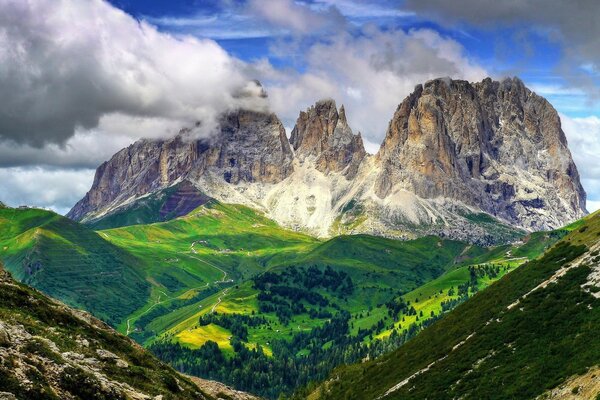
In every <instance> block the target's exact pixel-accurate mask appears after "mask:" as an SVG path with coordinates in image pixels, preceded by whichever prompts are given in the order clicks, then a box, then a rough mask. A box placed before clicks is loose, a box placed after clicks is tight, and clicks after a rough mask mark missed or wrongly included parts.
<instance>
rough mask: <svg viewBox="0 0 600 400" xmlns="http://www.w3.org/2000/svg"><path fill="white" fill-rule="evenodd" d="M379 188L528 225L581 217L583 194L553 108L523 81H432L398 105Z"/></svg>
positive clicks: (385, 145) (385, 144)
mask: <svg viewBox="0 0 600 400" xmlns="http://www.w3.org/2000/svg"><path fill="white" fill-rule="evenodd" d="M377 159H378V161H379V163H380V164H381V172H380V173H379V175H378V178H377V182H376V187H375V192H376V194H377V195H378V196H379V197H380V198H386V197H387V196H389V195H390V194H391V193H392V192H393V191H397V190H407V191H410V192H412V193H415V194H416V195H417V196H419V197H421V198H427V199H433V198H446V199H453V200H459V201H461V202H463V203H465V204H467V205H469V206H472V207H475V208H477V209H480V210H482V211H484V212H487V213H489V214H491V215H493V216H496V217H498V218H500V219H502V220H505V221H508V222H510V223H511V224H513V225H516V226H520V227H523V228H526V229H533V230H542V229H549V228H556V227H558V226H561V225H564V224H566V223H568V222H570V221H573V220H575V219H577V218H580V217H582V216H583V215H584V214H585V192H584V191H583V188H582V186H581V183H580V181H579V174H578V172H577V168H576V167H575V164H574V163H573V160H572V159H571V153H570V152H569V149H568V147H567V141H566V138H565V135H564V133H563V131H562V129H561V126H560V119H559V117H558V113H557V112H556V110H555V109H554V108H553V107H552V106H551V105H550V103H548V101H546V100H545V99H544V98H542V97H540V96H538V95H536V94H535V93H533V92H532V91H530V90H529V89H527V88H526V87H525V86H524V85H523V82H521V81H520V80H519V79H517V78H513V79H506V80H504V81H502V82H494V81H492V80H491V79H489V78H488V79H485V80H484V81H482V82H479V83H475V84H471V83H469V82H466V81H451V80H447V79H436V80H433V81H430V82H427V83H426V84H425V85H423V86H421V85H419V86H417V88H416V89H415V91H414V93H412V94H411V95H410V96H408V97H407V98H406V99H405V100H404V101H403V102H402V104H400V106H399V107H398V109H397V110H396V113H395V114H394V117H393V118H392V121H391V122H390V125H389V129H388V131H387V134H386V137H385V140H384V142H383V144H382V145H381V148H380V150H379V153H378V154H377Z"/></svg>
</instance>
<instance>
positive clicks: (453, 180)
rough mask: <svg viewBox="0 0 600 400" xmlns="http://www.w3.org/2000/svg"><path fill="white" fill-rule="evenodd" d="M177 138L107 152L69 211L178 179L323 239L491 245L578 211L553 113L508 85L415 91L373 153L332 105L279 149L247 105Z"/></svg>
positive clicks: (274, 127) (94, 211)
mask: <svg viewBox="0 0 600 400" xmlns="http://www.w3.org/2000/svg"><path fill="white" fill-rule="evenodd" d="M186 132H187V131H185V130H184V131H182V133H181V134H180V135H178V136H177V137H175V138H173V139H170V140H159V141H149V140H142V141H139V142H137V143H135V144H133V145H131V146H129V147H128V148H126V149H123V150H122V151H120V152H119V153H117V154H116V155H115V156H114V157H113V158H112V159H111V160H110V161H108V162H106V163H104V164H102V165H101V166H100V167H99V168H98V170H97V172H96V177H95V180H94V184H93V186H92V188H91V190H90V191H89V192H88V194H87V195H86V196H85V197H84V198H83V199H82V200H81V201H80V202H78V203H77V204H76V205H75V207H73V209H72V210H71V211H70V213H69V214H68V216H69V217H71V218H73V219H76V220H80V221H83V222H91V223H93V222H94V221H98V220H100V219H102V218H103V217H105V216H106V215H109V214H111V213H115V212H117V210H119V212H123V210H126V209H127V207H129V206H131V205H132V204H133V203H135V202H136V201H137V200H138V199H140V198H141V197H143V196H146V195H148V194H149V193H154V192H156V191H159V190H161V189H164V188H167V187H170V186H172V185H174V184H177V183H179V182H181V181H184V180H188V181H189V182H191V183H192V184H193V185H194V186H195V187H196V188H197V189H198V190H199V191H201V192H203V193H205V194H207V195H208V196H211V197H214V198H216V199H218V200H220V201H223V202H230V203H232V202H234V203H242V204H245V205H248V206H251V207H254V208H257V209H261V210H263V211H265V212H266V213H267V214H268V215H269V217H271V218H273V219H275V220H277V221H278V222H279V223H281V224H283V225H285V226H288V227H292V228H296V229H299V230H304V231H308V232H311V233H314V234H316V235H319V236H330V235H335V234H340V233H371V234H378V235H385V236H392V237H414V236H421V235H427V234H437V235H441V236H449V237H453V238H457V239H467V240H470V241H474V242H478V243H491V242H498V241H507V240H511V239H512V238H514V237H515V235H517V231H518V230H529V231H531V230H540V229H551V228H558V227H560V226H562V225H565V224H566V223H568V222H571V221H573V220H575V219H577V218H580V217H582V216H583V215H585V213H586V211H585V192H584V191H583V188H582V186H581V183H580V181H579V175H578V172H577V168H576V166H575V164H574V163H573V161H572V158H571V154H570V152H569V149H568V147H567V142H566V139H565V135H564V133H563V131H562V129H561V127H560V119H559V117H558V114H557V112H556V110H554V108H553V107H552V106H551V105H550V103H548V102H547V101H546V100H545V99H544V98H542V97H540V96H538V95H536V94H535V93H533V92H532V91H530V90H529V89H527V88H526V87H525V86H524V85H523V83H522V82H521V81H520V80H519V79H517V78H512V79H506V80H504V81H502V82H496V81H492V80H491V79H489V78H488V79H485V80H483V81H482V82H478V83H469V82H466V81H456V80H450V79H436V80H432V81H429V82H427V83H425V84H424V85H419V86H417V87H416V89H415V91H414V92H413V93H412V94H411V95H410V96H408V97H407V98H406V99H405V100H404V101H403V102H402V103H401V104H400V105H399V107H398V109H397V110H396V112H395V114H394V116H393V118H392V120H391V122H390V125H389V129H388V132H387V134H386V137H385V140H384V142H383V144H382V145H381V148H380V150H379V152H378V153H377V154H376V155H374V156H371V155H368V154H367V153H366V151H365V149H364V146H363V142H362V139H361V136H360V133H354V132H353V131H352V129H351V128H350V126H349V124H348V121H347V118H346V112H345V110H344V108H343V106H342V107H341V108H340V109H339V110H338V109H337V106H336V104H335V102H334V101H333V100H323V101H319V102H317V103H316V105H315V106H313V107H310V108H309V109H308V110H306V111H305V112H301V113H300V116H299V117H298V120H297V123H296V126H295V127H294V129H293V131H292V132H291V137H290V140H289V141H288V138H287V137H286V135H285V131H284V129H283V126H282V124H281V122H280V121H279V120H278V119H277V117H276V116H275V115H274V114H268V113H259V112H249V111H236V112H232V113H230V114H228V115H226V116H224V117H223V119H222V123H221V128H220V131H219V132H218V133H217V134H216V135H215V136H214V137H212V138H210V139H201V140H198V139H194V140H192V139H190V138H189V137H187V136H186Z"/></svg>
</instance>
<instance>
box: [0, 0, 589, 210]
mask: <svg viewBox="0 0 600 400" xmlns="http://www.w3.org/2000/svg"><path fill="white" fill-rule="evenodd" d="M599 5H600V3H598V2H594V1H591V0H582V2H581V4H579V6H578V7H576V8H574V7H570V6H569V4H568V2H561V1H559V0H548V1H546V2H544V7H540V2H539V0H522V1H520V2H510V3H509V2H499V1H497V0H454V1H444V0H402V1H392V0H365V1H358V0H310V1H309V0H306V1H294V0H222V1H216V0H215V1H212V0H209V1H200V0H188V1H184V0H172V1H164V0H110V2H105V1H103V0H96V1H93V2H80V1H78V0H65V1H64V2H61V3H60V5H59V4H57V3H56V2H53V1H52V0H36V1H35V2H29V3H23V4H21V3H19V2H13V3H11V6H10V7H9V6H6V9H5V10H0V11H2V12H0V27H1V26H2V25H3V24H10V26H11V28H14V29H12V30H11V32H13V33H14V34H15V35H17V36H15V37H14V38H11V40H12V41H13V42H12V43H14V42H15V41H17V42H20V41H22V43H21V46H20V47H19V46H13V45H11V46H9V47H7V48H9V49H10V48H22V49H23V48H25V49H42V50H44V46H54V47H49V48H50V49H51V50H52V51H39V53H35V52H34V51H33V50H32V51H31V54H26V57H25V58H26V61H27V62H28V63H30V64H31V65H34V66H36V65H37V66H38V67H39V68H40V70H42V71H44V74H45V75H46V77H45V78H46V79H47V80H48V82H51V84H49V85H53V86H48V88H50V89H51V90H48V91H44V92H40V93H36V92H35V91H31V88H30V87H28V86H26V85H27V83H28V82H30V81H32V80H31V79H33V78H32V77H31V76H26V75H23V76H21V79H14V78H11V79H6V80H5V81H3V79H2V76H1V75H0V86H3V85H5V86H7V87H0V89H4V90H7V91H10V92H15V93H25V94H24V95H23V96H25V98H24V99H21V98H20V97H19V96H17V97H16V100H14V104H13V103H10V104H7V105H6V106H7V107H5V108H7V109H15V110H18V109H19V107H23V105H24V104H25V105H28V108H27V109H24V110H23V112H21V113H18V115H21V114H22V115H32V114H31V113H29V112H28V110H30V109H35V110H36V113H35V114H33V115H36V116H41V117H39V118H40V119H39V121H37V120H36V121H33V122H32V121H30V120H19V119H18V118H17V117H15V115H17V114H15V113H13V114H11V115H8V114H7V115H8V117H9V118H8V120H9V121H8V122H7V123H6V124H9V125H10V124H11V123H12V124H13V126H18V124H19V123H20V124H22V125H24V126H25V127H26V128H27V131H26V132H25V131H23V132H21V133H18V134H15V135H13V136H8V137H3V138H1V139H3V140H0V193H8V195H5V198H3V199H2V200H3V201H6V202H8V203H9V204H11V205H18V204H34V205H37V206H44V207H50V208H53V209H55V210H57V211H59V212H65V211H67V210H68V208H69V207H71V206H72V205H73V203H74V202H75V201H76V200H78V199H79V198H81V197H82V195H83V194H84V193H85V191H86V190H87V189H88V188H89V186H90V185H91V181H92V179H93V173H94V169H95V167H96V166H97V165H99V164H100V163H101V162H102V161H104V160H106V159H107V158H109V157H110V156H111V155H112V154H113V153H114V152H116V151H117V150H119V149H120V148H122V147H125V146H127V145H128V144H130V143H131V142H133V141H134V140H137V139H139V138H140V137H162V136H164V135H165V134H172V133H173V132H175V131H176V130H177V129H178V127H180V126H181V124H182V123H184V122H185V121H187V120H191V119H193V118H196V117H198V115H200V116H202V117H203V118H205V119H207V120H210V119H211V118H214V116H215V115H217V114H218V113H219V112H220V111H221V110H222V109H223V108H226V107H227V106H228V105H230V103H231V101H233V100H232V96H231V95H232V93H233V92H234V91H235V90H238V89H239V84H240V82H245V81H246V80H247V79H248V78H250V79H254V78H256V79H259V80H260V81H261V82H262V84H263V86H264V87H265V88H266V90H267V92H268V94H269V101H270V104H269V106H270V107H271V109H272V110H273V111H274V112H276V113H277V115H278V116H279V117H280V118H281V119H282V121H283V122H284V125H285V126H286V129H288V130H290V129H291V127H292V126H293V123H294V121H295V118H296V117H297V115H298V112H299V111H300V110H302V109H305V108H306V107H308V106H310V105H311V104H313V103H314V102H315V101H316V100H318V99H319V98H323V97H332V98H334V99H335V100H336V101H337V102H338V104H342V103H343V104H344V105H345V107H346V111H347V114H348V118H349V121H350V124H351V126H352V127H353V129H354V130H357V131H360V132H361V133H362V134H363V137H364V139H365V142H366V145H367V148H368V150H369V151H371V152H374V151H376V150H377V147H378V145H379V143H380V142H381V140H382V139H383V136H384V135H385V129H386V127H387V123H388V121H389V119H390V118H391V115H392V113H393V111H394V109H395V108H396V106H397V105H398V104H399V103H400V102H401V101H402V99H403V98H404V97H405V96H407V95H408V94H409V93H410V92H411V91H412V89H413V88H414V86H415V85H416V84H418V83H422V82H424V81H425V80H427V79H431V78H435V77H439V76H450V77H452V78H457V79H467V80H471V81H476V80H480V79H482V78H483V77H486V76H492V77H493V78H495V79H502V78H503V77H506V76H515V75H516V76H519V77H520V78H521V79H523V80H524V82H525V83H526V85H527V86H529V87H530V88H531V89H533V90H534V91H536V92H537V93H538V94H540V95H543V96H544V97H546V98H547V99H548V100H549V101H550V102H551V103H552V104H553V105H554V106H555V108H556V109H557V110H558V111H559V113H560V115H561V118H562V120H563V128H564V130H565V133H566V134H567V138H568V140H569V143H570V148H571V150H572V152H573V156H574V158H575V161H576V163H577V165H578V167H579V170H580V174H581V176H582V181H583V184H584V187H585V188H586V190H587V192H588V200H589V201H588V208H589V209H590V210H595V209H597V208H600V165H598V164H599V163H597V161H596V159H597V154H598V152H600V102H599V101H598V99H599V98H600V79H599V77H598V67H597V66H598V65H600V44H598V41H597V40H596V38H597V37H599V36H600V27H597V25H598V24H596V22H595V16H597V15H599V14H600V6H599ZM49 15H52V17H53V18H45V17H44V16H49ZM53 24H55V25H53ZM15 32H16V33H15ZM33 33H34V34H33ZM19 35H21V36H23V37H21V36H19ZM28 35H29V36H30V37H28ZM40 38H43V39H40ZM59 41H60V42H61V43H62V44H63V46H61V47H59V48H57V47H56V46H55V44H56V43H57V42H59ZM7 46H8V45H7ZM1 49H2V43H0V50H1ZM57 49H58V50H57ZM82 49H83V51H82ZM46 50H47V49H46ZM74 54H77V57H74V56H73V55H74ZM0 55H1V52H0ZM19 57H22V54H21V55H19ZM15 58H17V57H15ZM65 60H67V64H68V65H65ZM5 69H7V70H8V71H9V72H11V74H12V75H10V74H8V75H7V76H9V77H10V76H20V75H19V74H25V72H23V71H24V69H23V68H22V66H19V65H18V64H15V65H11V64H10V63H8V64H5ZM26 71H27V72H30V71H34V72H35V71H36V69H35V68H30V69H28V70H26ZM37 78H39V77H37V76H36V77H35V79H37ZM90 82H93V84H92V85H90ZM19 85H25V86H19ZM61 85H62V86H61ZM236 85H238V86H236ZM57 87H59V88H60V90H57ZM236 88H237V89H236ZM30 92H31V93H32V96H34V95H35V96H36V97H31V98H27V94H28V93H30ZM48 93H52V94H53V95H52V96H50V97H44V96H49V95H48ZM57 93H60V95H57ZM61 96H62V97H61ZM140 98H142V99H143V100H144V101H142V102H140V101H139V99H140ZM5 101H9V102H10V101H12V99H11V100H5ZM38 102H39V104H38ZM46 104H50V105H54V106H59V105H60V106H61V107H62V108H63V109H72V110H76V111H77V112H72V113H63V114H60V112H58V113H57V109H44V107H46ZM11 107H13V108H11ZM2 116H3V114H2V112H1V111H0V129H1V128H2V126H1V125H2ZM44 117H45V118H46V119H44ZM11 118H12V119H11ZM208 125H210V124H208ZM40 127H43V129H41V128H40ZM15 132H17V131H15ZM288 133H289V132H288ZM107 138H108V139H107ZM34 182H35V183H34ZM44 184H46V185H47V186H48V188H47V190H44V191H43V193H44V195H43V196H40V195H39V192H40V191H39V190H32V189H31V188H32V187H34V186H36V185H44Z"/></svg>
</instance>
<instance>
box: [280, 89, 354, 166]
mask: <svg viewBox="0 0 600 400" xmlns="http://www.w3.org/2000/svg"><path fill="white" fill-rule="evenodd" d="M290 142H291V144H292V147H293V148H294V150H295V151H296V155H297V156H298V157H300V158H301V159H306V158H312V157H314V158H315V159H316V160H315V162H316V167H317V169H318V170H319V171H321V172H324V173H328V172H342V171H343V170H345V169H346V168H347V167H348V166H350V165H351V164H352V167H351V168H349V170H348V171H347V172H348V173H349V175H348V176H353V174H354V173H355V172H356V168H357V167H358V164H359V163H360V161H361V160H362V159H363V158H364V156H365V155H366V151H365V149H364V146H363V142H362V138H361V137H360V135H355V134H354V133H353V132H352V129H351V128H350V126H348V121H347V119H346V110H345V109H344V106H341V107H340V110H339V112H338V110H337V106H336V103H335V100H333V99H324V100H319V101H318V102H317V103H316V104H315V105H314V106H312V107H309V108H308V109H307V110H306V111H302V112H300V115H299V116H298V119H297V121H296V125H295V126H294V129H293V130H292V134H291V137H290Z"/></svg>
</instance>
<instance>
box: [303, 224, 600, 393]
mask: <svg viewBox="0 0 600 400" xmlns="http://www.w3.org/2000/svg"><path fill="white" fill-rule="evenodd" d="M599 254H600V214H595V215H592V216H590V217H589V218H586V219H585V220H584V221H583V223H582V224H581V225H579V226H577V227H576V228H574V229H573V230H572V232H571V233H570V234H568V235H567V236H566V237H565V238H564V239H562V240H561V241H560V242H558V243H557V244H556V245H554V246H553V247H552V248H551V249H549V250H548V251H547V252H546V253H545V254H544V255H543V256H542V257H540V258H538V259H536V260H534V261H530V262H528V263H527V264H524V265H523V266H521V267H519V268H517V269H515V270H514V271H513V272H511V273H510V274H508V275H506V276H505V277H503V278H502V279H500V280H499V281H498V282H496V283H494V284H492V285H491V286H490V287H489V288H487V289H486V290H484V291H482V292H480V293H478V294H476V295H475V296H473V297H472V298H471V299H469V300H468V301H466V302H465V303H463V304H462V305H460V306H458V307H457V308H455V309H454V310H453V311H451V312H450V313H448V315H446V316H445V317H444V318H442V319H440V320H439V321H437V322H435V323H434V324H433V325H431V326H430V327H428V328H427V329H425V330H424V331H423V332H421V333H420V334H419V335H418V336H416V337H415V338H413V339H412V340H410V341H408V342H407V343H406V344H404V345H403V346H401V347H400V348H399V349H398V350H396V351H394V352H392V353H390V354H388V355H385V356H383V357H381V358H378V359H375V360H372V361H368V362H363V363H361V364H355V365H351V366H344V367H340V368H339V369H338V370H336V371H334V372H333V373H332V374H331V377H330V379H329V380H327V381H326V382H324V383H323V384H322V385H321V386H320V387H318V388H317V389H316V390H314V391H313V393H312V395H310V396H309V397H308V398H310V399H312V400H317V399H340V398H344V399H425V398H427V399H447V398H460V399H515V398H519V399H525V398H527V399H534V398H539V399H542V398H543V399H546V398H574V399H575V398H586V399H594V398H597V396H598V394H599V393H600V385H599V384H598V380H597V372H596V371H597V370H598V367H599V365H600V341H598V338H597V335H598V329H600V279H599V277H600V268H599V262H600V256H599ZM584 394H585V395H584Z"/></svg>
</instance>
